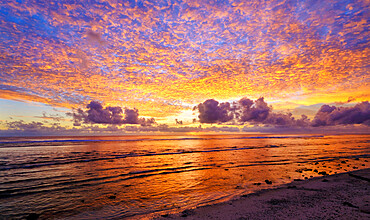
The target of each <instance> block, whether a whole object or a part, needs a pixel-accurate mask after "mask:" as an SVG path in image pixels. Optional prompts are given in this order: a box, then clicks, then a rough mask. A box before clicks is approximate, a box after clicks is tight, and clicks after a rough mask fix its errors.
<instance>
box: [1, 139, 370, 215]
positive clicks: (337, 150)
mask: <svg viewBox="0 0 370 220" xmlns="http://www.w3.org/2000/svg"><path fill="white" fill-rule="evenodd" d="M369 137H370V136H369V135H338V136H323V135H291V136H289V135H287V136H277V135H262V136H253V135H202V136H194V135H192V136H119V137H88V136H87V137H32V138H1V139H0V216H2V218H5V219H9V218H10V219H21V218H24V217H25V216H27V215H28V214H29V213H37V214H40V218H41V219H50V218H71V219H74V218H75V219H84V218H85V219H95V218H100V217H104V218H118V219H119V218H123V217H131V216H137V215H143V214H150V213H154V212H161V211H171V212H174V211H181V210H183V209H186V208H192V207H196V206H200V205H206V204H213V203H217V202H222V201H225V200H228V199H231V198H233V197H235V196H240V195H242V194H246V193H251V192H254V191H256V190H259V189H263V188H271V187H276V186H279V185H281V184H284V183H288V182H291V181H293V180H294V179H304V178H310V177H315V176H320V175H325V174H334V173H340V172H347V171H351V170H356V169H363V168H369V167H370V163H369V157H370V144H369V143H370V139H369ZM265 180H270V181H272V184H266V182H265Z"/></svg>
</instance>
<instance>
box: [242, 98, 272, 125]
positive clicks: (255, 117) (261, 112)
mask: <svg viewBox="0 0 370 220" xmlns="http://www.w3.org/2000/svg"><path fill="white" fill-rule="evenodd" d="M238 104H239V105H237V107H236V108H235V110H236V111H237V112H238V113H239V114H238V120H239V121H240V122H260V123H261V122H264V121H265V120H266V119H267V117H268V116H269V113H270V112H271V110H272V108H271V107H269V106H268V105H267V103H266V102H265V101H264V99H263V97H262V98H259V99H257V100H256V101H255V102H253V101H252V100H250V99H248V98H242V99H240V100H239V102H238Z"/></svg>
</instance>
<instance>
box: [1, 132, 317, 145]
mask: <svg viewBox="0 0 370 220" xmlns="http://www.w3.org/2000/svg"><path fill="white" fill-rule="evenodd" d="M318 137H324V136H323V135H308V136H307V135H305V136H251V137H202V138H197V137H188V138H135V139H108V140H106V139H63V140H36V141H30V140H27V141H0V144H2V145H3V146H0V147H29V146H35V145H14V144H42V143H83V142H135V141H184V140H185V141H186V140H230V139H285V138H293V139H295V138H318ZM12 144H13V146H12Z"/></svg>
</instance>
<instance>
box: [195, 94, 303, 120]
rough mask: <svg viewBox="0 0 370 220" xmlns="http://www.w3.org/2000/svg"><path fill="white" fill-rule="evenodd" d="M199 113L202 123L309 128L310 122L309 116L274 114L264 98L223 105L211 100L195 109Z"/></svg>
mask: <svg viewBox="0 0 370 220" xmlns="http://www.w3.org/2000/svg"><path fill="white" fill-rule="evenodd" d="M194 110H198V111H199V116H198V117H199V119H200V122H201V123H224V122H230V121H233V122H234V123H242V124H243V123H245V122H249V123H252V124H271V125H276V126H301V127H303V126H308V125H309V123H310V121H309V119H308V117H307V116H305V115H302V116H301V118H300V119H298V120H297V119H295V118H294V117H293V116H292V114H291V113H274V112H272V107H271V106H268V105H267V103H266V102H265V100H264V98H263V97H261V98H259V99H257V100H255V101H253V100H251V99H248V98H242V99H240V100H239V101H237V102H233V103H228V102H225V103H221V104H219V103H218V102H217V101H216V100H213V99H209V100H207V101H205V102H204V103H200V104H199V105H198V106H196V107H195V108H194Z"/></svg>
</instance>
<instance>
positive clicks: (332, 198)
mask: <svg viewBox="0 0 370 220" xmlns="http://www.w3.org/2000/svg"><path fill="white" fill-rule="evenodd" d="M369 195H370V168H365V169H361V170H356V171H350V172H346V173H339V174H333V175H326V176H320V177H314V178H310V179H307V180H302V181H293V182H291V183H288V184H284V185H281V186H278V187H277V188H271V189H262V190H259V191H257V192H254V193H250V194H246V195H242V196H240V197H237V198H234V199H232V200H229V201H226V202H222V203H216V204H213V205H206V206H200V207H195V208H193V209H187V210H180V211H179V212H177V213H174V211H173V210H172V211H162V212H158V213H152V214H149V215H141V216H133V217H131V218H129V219H161V220H166V219H239V220H242V219H368V218H370V196H369Z"/></svg>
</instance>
